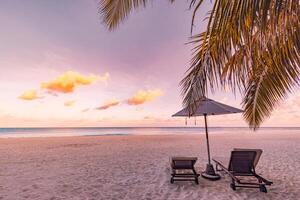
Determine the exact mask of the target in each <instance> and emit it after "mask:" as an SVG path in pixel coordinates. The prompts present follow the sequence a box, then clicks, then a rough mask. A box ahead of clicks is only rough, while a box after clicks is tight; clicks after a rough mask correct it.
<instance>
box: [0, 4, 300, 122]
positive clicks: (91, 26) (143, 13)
mask: <svg viewBox="0 0 300 200" xmlns="http://www.w3.org/2000/svg"><path fill="white" fill-rule="evenodd" d="M188 6H189V5H188V2H187V1H177V2H175V3H174V4H170V3H168V2H167V1H153V2H152V3H150V4H149V5H148V6H147V8H145V9H144V8H141V9H138V10H137V11H134V12H133V13H132V14H131V15H130V17H129V18H128V20H126V21H125V22H124V23H122V24H121V25H120V26H119V27H118V29H116V30H115V31H113V32H110V31H108V30H107V28H106V27H105V26H104V25H103V24H102V23H101V19H100V15H99V13H98V11H97V8H98V5H97V1H96V0H85V1H82V0H63V1H60V0H53V1H38V0H35V1H33V0H27V1H22V0H3V1H1V2H0V24H1V32H0V44H1V45H0V70H1V72H0V91H1V93H0V127H58V126H59V127H60V126H62V127H70V126H71V127H81V126H98V127H101V126H106V127H110V126H184V125H185V120H184V119H183V118H172V117H171V115H172V114H174V113H175V112H176V111H178V110H180V109H181V108H182V96H181V88H180V85H179V82H180V80H181V79H182V78H183V77H184V73H185V71H186V70H187V69H188V66H189V60H190V58H191V48H192V46H191V45H187V44H186V43H187V42H188V41H189V40H188V38H189V37H190V23H191V16H192V12H191V10H189V9H188ZM210 7H211V3H210V2H209V1H207V3H206V4H204V5H203V6H202V7H201V8H200V10H199V12H198V15H197V20H196V27H195V30H196V32H199V31H204V30H205V28H206V21H205V20H204V16H205V14H206V13H207V12H208V11H209V9H210ZM209 98H212V99H215V100H217V101H220V102H223V103H225V104H229V105H231V106H235V107H238V108H241V97H240V95H239V94H236V95H234V94H232V93H231V92H221V91H216V92H215V93H214V94H209ZM194 120H195V119H194V118H193V119H190V120H188V125H189V126H193V124H194ZM196 120H197V124H201V123H203V120H202V118H197V119H196ZM209 124H210V125H211V126H247V124H246V123H245V121H244V120H243V118H242V116H241V114H235V115H227V116H214V117H210V119H209ZM299 124H300V92H299V91H295V92H294V93H293V94H291V95H289V96H288V98H287V99H286V100H285V101H284V102H282V104H281V105H280V106H278V107H277V108H276V109H275V111H274V112H273V114H272V116H271V117H270V119H268V120H266V121H265V123H264V124H263V126H298V125H299Z"/></svg>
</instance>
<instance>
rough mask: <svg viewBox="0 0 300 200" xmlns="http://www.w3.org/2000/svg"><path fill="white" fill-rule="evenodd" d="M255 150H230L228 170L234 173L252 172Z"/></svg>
mask: <svg viewBox="0 0 300 200" xmlns="http://www.w3.org/2000/svg"><path fill="white" fill-rule="evenodd" d="M255 157H256V151H241V150H239V151H232V152H231V157H230V161H229V166H228V170H229V171H232V172H234V173H252V172H253V169H254V160H255Z"/></svg>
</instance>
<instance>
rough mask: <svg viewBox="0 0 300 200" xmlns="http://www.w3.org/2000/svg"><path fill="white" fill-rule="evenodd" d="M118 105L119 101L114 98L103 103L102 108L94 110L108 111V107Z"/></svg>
mask: <svg viewBox="0 0 300 200" xmlns="http://www.w3.org/2000/svg"><path fill="white" fill-rule="evenodd" d="M119 103H120V101H119V100H117V99H115V98H114V99H111V100H109V101H107V102H105V103H104V104H103V105H102V106H100V107H98V108H96V109H97V110H106V109H108V108H110V107H113V106H116V105H119Z"/></svg>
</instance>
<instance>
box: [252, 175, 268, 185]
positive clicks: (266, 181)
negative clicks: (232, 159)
mask: <svg viewBox="0 0 300 200" xmlns="http://www.w3.org/2000/svg"><path fill="white" fill-rule="evenodd" d="M254 176H255V177H256V178H258V179H260V180H261V181H262V182H264V183H265V184H266V185H272V184H273V182H272V181H268V180H267V179H265V178H263V177H261V176H260V175H258V174H254Z"/></svg>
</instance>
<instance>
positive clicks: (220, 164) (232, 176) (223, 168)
mask: <svg viewBox="0 0 300 200" xmlns="http://www.w3.org/2000/svg"><path fill="white" fill-rule="evenodd" d="M212 160H213V161H214V162H215V163H216V164H217V165H218V166H220V167H221V168H222V170H223V171H225V172H226V173H227V174H228V175H229V176H230V177H231V178H232V179H233V180H235V181H236V182H238V183H239V182H240V180H239V179H238V178H237V177H235V176H234V175H233V174H232V173H231V172H230V171H228V169H227V168H226V167H225V166H224V165H223V164H222V163H221V162H219V161H217V160H215V159H212Z"/></svg>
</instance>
